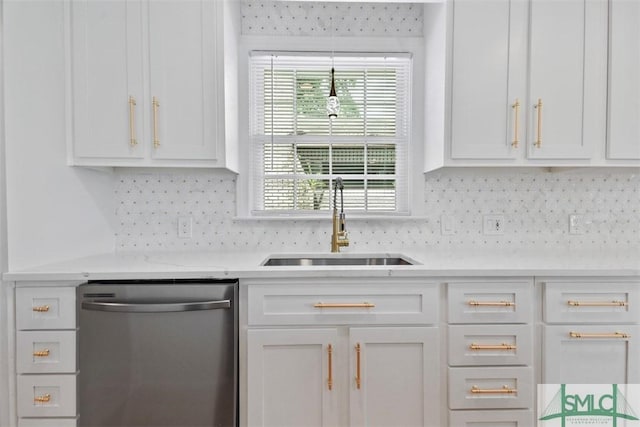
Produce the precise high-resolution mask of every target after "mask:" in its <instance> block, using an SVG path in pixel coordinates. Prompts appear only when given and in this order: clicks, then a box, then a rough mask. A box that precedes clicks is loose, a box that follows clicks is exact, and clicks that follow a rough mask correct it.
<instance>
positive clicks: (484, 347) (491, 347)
mask: <svg viewBox="0 0 640 427" xmlns="http://www.w3.org/2000/svg"><path fill="white" fill-rule="evenodd" d="M516 348H517V347H516V345H515V344H506V343H502V344H496V345H493V344H475V343H472V344H471V345H470V346H469V349H471V350H515V349H516Z"/></svg>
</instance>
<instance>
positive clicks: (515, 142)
mask: <svg viewBox="0 0 640 427" xmlns="http://www.w3.org/2000/svg"><path fill="white" fill-rule="evenodd" d="M511 108H513V115H514V126H513V141H512V142H511V146H512V147H513V148H518V143H519V141H518V135H519V134H520V100H519V99H518V98H516V102H515V104H513V105H512V106H511Z"/></svg>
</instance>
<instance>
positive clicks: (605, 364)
mask: <svg viewBox="0 0 640 427" xmlns="http://www.w3.org/2000/svg"><path fill="white" fill-rule="evenodd" d="M639 336H640V326H638V325H589V324H582V325H556V326H544V328H543V347H542V348H543V354H542V360H543V361H544V362H543V370H542V380H543V381H542V382H543V383H546V384H637V383H640V364H639V363H638V361H640V346H639V345H638V337H639Z"/></svg>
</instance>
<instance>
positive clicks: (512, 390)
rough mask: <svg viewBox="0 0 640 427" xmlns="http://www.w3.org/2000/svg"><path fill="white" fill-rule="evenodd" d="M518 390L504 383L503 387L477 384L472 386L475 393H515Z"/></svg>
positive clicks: (472, 391)
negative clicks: (485, 386)
mask: <svg viewBox="0 0 640 427" xmlns="http://www.w3.org/2000/svg"><path fill="white" fill-rule="evenodd" d="M517 392H518V390H517V389H515V388H509V386H507V385H503V386H502V388H479V387H478V386H477V385H474V386H471V393H473V394H515V393H517Z"/></svg>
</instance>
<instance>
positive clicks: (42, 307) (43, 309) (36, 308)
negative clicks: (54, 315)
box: [32, 305, 51, 313]
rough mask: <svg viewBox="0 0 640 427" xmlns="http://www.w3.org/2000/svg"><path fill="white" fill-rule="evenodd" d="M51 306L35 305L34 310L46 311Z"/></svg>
mask: <svg viewBox="0 0 640 427" xmlns="http://www.w3.org/2000/svg"><path fill="white" fill-rule="evenodd" d="M50 308H51V307H49V306H48V305H37V306H35V307H33V308H32V310H33V311H35V312H38V313H46V312H47V311H49V309H50Z"/></svg>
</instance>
